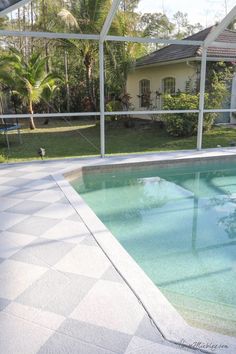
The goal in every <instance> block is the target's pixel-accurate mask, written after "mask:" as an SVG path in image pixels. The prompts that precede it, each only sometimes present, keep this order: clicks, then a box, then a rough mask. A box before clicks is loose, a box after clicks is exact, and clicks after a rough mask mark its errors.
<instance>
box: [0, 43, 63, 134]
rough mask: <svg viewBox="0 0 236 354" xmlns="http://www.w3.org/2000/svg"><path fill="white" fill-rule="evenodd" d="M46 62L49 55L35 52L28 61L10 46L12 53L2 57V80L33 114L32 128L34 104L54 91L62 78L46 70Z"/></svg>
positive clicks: (0, 62) (0, 76)
mask: <svg viewBox="0 0 236 354" xmlns="http://www.w3.org/2000/svg"><path fill="white" fill-rule="evenodd" d="M46 62H47V57H42V56H41V53H40V52H35V53H33V54H32V55H31V56H30V58H29V60H28V61H26V60H25V58H24V55H23V54H22V52H20V51H18V50H17V49H15V48H10V55H7V56H5V57H2V58H1V59H0V81H1V82H2V83H3V84H4V85H5V86H6V87H8V88H9V89H10V91H11V92H12V94H13V95H17V96H19V97H20V98H21V100H22V102H23V104H25V105H26V106H27V109H28V112H29V113H30V114H31V117H30V129H35V123H34V118H33V114H34V104H36V103H39V101H40V99H41V98H43V97H47V96H48V94H47V95H46V93H48V92H52V91H54V90H55V85H56V84H57V82H58V81H59V80H61V79H60V77H59V76H58V75H56V74H54V73H47V72H46Z"/></svg>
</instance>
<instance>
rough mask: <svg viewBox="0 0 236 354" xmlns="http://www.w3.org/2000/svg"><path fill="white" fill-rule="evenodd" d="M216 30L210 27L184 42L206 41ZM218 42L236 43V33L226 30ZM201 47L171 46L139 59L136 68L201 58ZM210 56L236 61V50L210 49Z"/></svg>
mask: <svg viewBox="0 0 236 354" xmlns="http://www.w3.org/2000/svg"><path fill="white" fill-rule="evenodd" d="M214 28H215V26H212V27H208V28H206V29H204V30H203V31H200V32H198V33H195V34H193V35H192V36H189V37H186V38H184V39H183V40H192V41H204V40H205V39H206V37H207V36H208V34H209V33H210V32H211V31H212V30H213V29H214ZM216 41H217V42H226V43H233V42H234V43H236V32H235V31H231V30H228V29H226V30H224V31H223V32H222V33H221V34H220V35H219V37H218V38H217V39H216ZM201 53H202V50H201V46H199V45H196V46H195V45H186V46H184V45H180V44H171V45H168V46H166V47H163V48H161V49H159V50H156V51H155V52H153V53H151V54H149V55H146V56H144V57H141V58H139V59H137V61H136V67H142V66H146V65H154V64H158V63H163V62H170V61H176V60H182V59H188V58H194V57H201ZM207 53H208V56H209V57H214V58H219V59H220V58H224V59H225V58H227V59H232V60H235V58H236V49H235V48H233V49H232V48H231V49H230V48H219V47H209V48H208V52H207Z"/></svg>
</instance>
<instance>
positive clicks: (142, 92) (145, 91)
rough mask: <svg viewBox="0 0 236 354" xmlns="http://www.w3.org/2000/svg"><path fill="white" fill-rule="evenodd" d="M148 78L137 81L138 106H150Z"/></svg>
mask: <svg viewBox="0 0 236 354" xmlns="http://www.w3.org/2000/svg"><path fill="white" fill-rule="evenodd" d="M150 95H151V92H150V80H146V79H143V80H141V81H139V97H140V107H149V106H150Z"/></svg>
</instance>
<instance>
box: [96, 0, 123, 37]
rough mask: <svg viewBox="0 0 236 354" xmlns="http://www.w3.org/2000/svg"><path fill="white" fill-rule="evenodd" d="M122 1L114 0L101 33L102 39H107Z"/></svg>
mask: <svg viewBox="0 0 236 354" xmlns="http://www.w3.org/2000/svg"><path fill="white" fill-rule="evenodd" d="M120 2H121V0H113V2H112V5H111V8H110V11H109V13H108V15H107V18H106V20H105V22H104V25H103V27H102V30H101V33H100V40H101V41H104V40H105V38H106V36H107V33H108V32H109V29H110V27H111V24H112V21H113V18H114V16H115V14H116V12H117V10H118V7H119V5H120Z"/></svg>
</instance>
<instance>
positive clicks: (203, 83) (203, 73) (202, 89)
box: [197, 47, 207, 150]
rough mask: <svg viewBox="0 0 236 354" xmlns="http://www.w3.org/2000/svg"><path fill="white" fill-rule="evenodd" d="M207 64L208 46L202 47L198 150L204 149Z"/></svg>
mask: <svg viewBox="0 0 236 354" xmlns="http://www.w3.org/2000/svg"><path fill="white" fill-rule="evenodd" d="M206 66H207V48H205V47H204V48H203V49H202V64H201V78H200V98H199V115H198V131H197V150H201V149H202V134H203V120H204V105H205V87H206Z"/></svg>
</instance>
